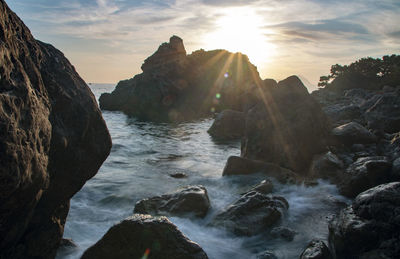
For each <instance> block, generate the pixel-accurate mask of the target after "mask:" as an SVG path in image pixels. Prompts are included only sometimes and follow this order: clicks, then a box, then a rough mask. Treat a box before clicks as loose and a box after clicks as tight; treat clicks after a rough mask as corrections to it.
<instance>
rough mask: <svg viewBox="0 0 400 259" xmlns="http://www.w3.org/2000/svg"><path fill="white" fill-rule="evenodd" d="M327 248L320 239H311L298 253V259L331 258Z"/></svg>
mask: <svg viewBox="0 0 400 259" xmlns="http://www.w3.org/2000/svg"><path fill="white" fill-rule="evenodd" d="M331 258H332V254H331V251H329V248H328V247H327V246H326V245H325V243H324V242H323V241H321V240H312V241H311V242H310V243H309V244H308V245H307V247H306V248H305V249H304V251H303V252H302V253H301V255H300V259H331Z"/></svg>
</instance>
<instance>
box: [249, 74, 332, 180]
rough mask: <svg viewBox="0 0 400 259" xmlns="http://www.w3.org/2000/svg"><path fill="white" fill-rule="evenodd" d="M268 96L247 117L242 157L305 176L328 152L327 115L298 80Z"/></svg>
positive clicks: (283, 83) (288, 81) (284, 83)
mask: <svg viewBox="0 0 400 259" xmlns="http://www.w3.org/2000/svg"><path fill="white" fill-rule="evenodd" d="M264 93H265V94H264V95H262V96H261V97H260V100H259V102H258V104H257V105H256V106H254V107H253V108H251V109H250V110H249V111H248V113H247V116H246V129H245V134H244V138H243V140H242V147H241V156H242V157H244V158H249V159H253V160H261V161H265V162H271V163H276V164H278V165H280V166H282V167H286V168H289V169H292V170H294V171H295V172H296V173H297V172H298V173H305V172H306V171H307V170H308V168H309V165H310V162H311V160H312V158H313V156H314V155H315V154H318V153H320V152H322V151H324V150H325V148H326V140H327V136H328V135H329V134H328V131H329V128H330V126H329V123H328V121H327V118H326V116H325V114H324V113H323V112H322V110H321V107H320V105H319V104H318V103H317V102H316V101H315V100H314V99H313V98H312V97H311V96H310V95H309V93H308V91H307V89H306V87H305V86H304V85H303V83H302V82H301V81H300V79H299V78H298V77H296V76H291V77H289V78H287V79H285V80H283V81H280V82H279V83H278V85H277V87H274V88H271V89H270V91H264Z"/></svg>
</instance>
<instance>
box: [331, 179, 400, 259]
mask: <svg viewBox="0 0 400 259" xmlns="http://www.w3.org/2000/svg"><path fill="white" fill-rule="evenodd" d="M399 207H400V182H393V183H388V184H382V185H379V186H376V187H374V188H371V189H369V190H367V191H365V192H363V193H360V194H359V195H358V196H357V197H356V199H355V200H354V202H353V204H352V205H351V206H349V207H347V208H346V209H344V210H342V211H341V212H340V214H339V215H338V216H337V217H336V218H335V219H334V220H333V221H332V222H330V224H329V243H330V247H331V248H332V249H331V250H332V252H333V253H335V255H336V258H385V257H384V256H386V257H387V258H399V256H400V245H399V244H400V239H399V235H398V233H399V231H400V220H399V219H400V210H399V209H398V208H399ZM376 254H380V257H373V255H376ZM371 256H372V257H371Z"/></svg>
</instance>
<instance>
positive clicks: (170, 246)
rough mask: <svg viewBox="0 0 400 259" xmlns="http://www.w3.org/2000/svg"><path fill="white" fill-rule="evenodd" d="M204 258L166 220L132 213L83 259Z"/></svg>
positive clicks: (191, 243) (115, 226)
mask: <svg viewBox="0 0 400 259" xmlns="http://www.w3.org/2000/svg"><path fill="white" fill-rule="evenodd" d="M147 256H148V257H149V258H154V259H157V258H158V259H205V258H208V257H207V255H206V253H205V252H204V251H203V249H201V247H200V246H199V245H198V244H196V243H194V242H192V241H191V240H189V239H188V238H187V237H186V236H184V235H183V234H182V232H180V231H179V230H178V229H177V227H176V226H175V225H174V224H172V223H171V222H170V221H169V220H168V219H167V218H166V217H151V216H150V215H142V214H134V215H133V216H131V217H128V218H126V219H125V220H123V221H121V222H120V223H118V224H116V225H114V226H113V227H111V228H110V229H109V230H108V231H107V233H106V234H105V235H104V236H103V237H102V238H101V239H100V240H99V241H98V242H97V243H96V244H94V245H93V246H92V247H90V248H89V249H87V250H86V251H85V253H84V254H83V255H82V257H81V258H82V259H109V258H118V259H131V258H147Z"/></svg>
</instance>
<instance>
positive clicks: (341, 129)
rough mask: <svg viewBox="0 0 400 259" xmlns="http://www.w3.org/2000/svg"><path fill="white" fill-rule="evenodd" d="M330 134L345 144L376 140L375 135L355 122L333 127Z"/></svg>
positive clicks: (366, 142)
mask: <svg viewBox="0 0 400 259" xmlns="http://www.w3.org/2000/svg"><path fill="white" fill-rule="evenodd" d="M332 135H333V136H334V137H335V138H336V139H337V140H338V141H339V142H341V143H343V144H346V145H352V144H368V143H374V142H376V136H375V135H374V134H372V133H371V132H370V131H369V130H368V129H366V128H365V127H363V126H362V125H360V124H358V123H357V122H349V123H347V124H344V125H340V126H338V127H336V128H334V129H333V130H332Z"/></svg>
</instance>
